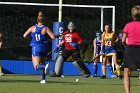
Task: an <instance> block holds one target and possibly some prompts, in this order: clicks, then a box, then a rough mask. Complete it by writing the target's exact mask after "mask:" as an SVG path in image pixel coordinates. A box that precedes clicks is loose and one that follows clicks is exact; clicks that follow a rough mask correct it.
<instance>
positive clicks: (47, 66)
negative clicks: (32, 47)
mask: <svg viewBox="0 0 140 93" xmlns="http://www.w3.org/2000/svg"><path fill="white" fill-rule="evenodd" d="M49 67H50V64H49V63H48V64H47V65H46V66H45V74H46V75H47V74H48V73H49Z"/></svg>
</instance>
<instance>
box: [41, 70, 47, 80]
mask: <svg viewBox="0 0 140 93" xmlns="http://www.w3.org/2000/svg"><path fill="white" fill-rule="evenodd" d="M41 78H42V80H45V79H46V75H45V69H41Z"/></svg>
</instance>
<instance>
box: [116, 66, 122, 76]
mask: <svg viewBox="0 0 140 93" xmlns="http://www.w3.org/2000/svg"><path fill="white" fill-rule="evenodd" d="M116 71H117V75H118V76H119V75H120V74H121V70H120V66H119V65H116Z"/></svg>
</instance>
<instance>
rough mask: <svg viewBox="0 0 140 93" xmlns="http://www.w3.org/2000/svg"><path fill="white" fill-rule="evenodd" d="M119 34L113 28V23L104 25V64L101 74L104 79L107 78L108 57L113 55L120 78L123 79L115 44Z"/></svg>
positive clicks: (102, 45)
mask: <svg viewBox="0 0 140 93" xmlns="http://www.w3.org/2000/svg"><path fill="white" fill-rule="evenodd" d="M118 40H119V39H118V37H117V35H116V34H115V33H114V32H113V31H112V30H111V25H110V24H106V25H105V26H104V32H103V34H102V43H101V54H102V56H103V64H102V72H103V75H102V76H101V78H102V79H105V78H106V63H107V59H108V57H110V56H112V58H113V62H114V64H115V66H116V72H117V75H118V78H119V79H121V78H122V76H121V75H120V66H119V65H118V63H117V53H116V49H115V44H116V42H118Z"/></svg>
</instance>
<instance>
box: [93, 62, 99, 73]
mask: <svg viewBox="0 0 140 93" xmlns="http://www.w3.org/2000/svg"><path fill="white" fill-rule="evenodd" d="M97 69H98V67H97V64H93V75H94V74H97Z"/></svg>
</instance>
